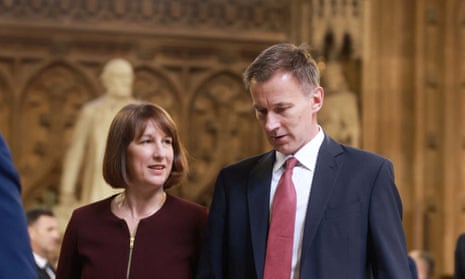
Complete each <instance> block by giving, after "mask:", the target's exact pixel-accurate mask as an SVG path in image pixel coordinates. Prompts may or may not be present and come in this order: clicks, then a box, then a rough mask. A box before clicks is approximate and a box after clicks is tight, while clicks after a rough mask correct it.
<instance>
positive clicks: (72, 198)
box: [55, 58, 137, 224]
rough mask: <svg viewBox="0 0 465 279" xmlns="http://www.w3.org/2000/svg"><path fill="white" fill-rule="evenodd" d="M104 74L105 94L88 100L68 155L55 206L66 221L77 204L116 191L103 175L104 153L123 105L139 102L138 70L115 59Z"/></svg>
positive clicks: (102, 76)
mask: <svg viewBox="0 0 465 279" xmlns="http://www.w3.org/2000/svg"><path fill="white" fill-rule="evenodd" d="M100 78H101V81H102V84H103V86H104V88H105V90H106V91H105V94H104V95H102V96H100V97H99V98H97V99H94V100H92V101H90V102H88V103H86V104H84V106H83V108H82V110H81V111H80V114H79V116H78V119H77V121H76V125H75V127H74V132H73V137H72V139H71V143H70V146H69V149H68V150H67V153H66V155H65V159H64V164H63V172H62V176H61V185H60V187H61V188H60V195H59V197H60V199H59V204H58V206H57V208H56V209H55V211H56V213H57V215H58V217H61V218H60V219H62V222H61V223H62V224H66V223H67V220H68V218H69V215H70V214H71V212H72V210H73V209H74V208H76V207H77V206H80V205H84V204H87V203H90V202H93V201H96V200H99V199H102V198H104V197H107V196H109V195H111V194H113V193H116V190H115V189H113V188H111V187H110V186H109V185H108V184H106V183H105V181H104V179H103V175H102V161H103V154H104V151H105V144H106V139H107V133H108V129H109V127H110V124H111V121H112V120H113V117H114V116H115V114H116V113H117V112H118V111H119V110H120V109H121V108H122V107H123V106H125V105H127V104H129V103H134V102H137V100H136V99H134V98H133V97H132V86H133V81H134V71H133V68H132V65H131V64H130V63H129V62H128V61H126V60H123V59H119V58H118V59H113V60H110V61H109V62H108V63H107V64H106V65H105V66H104V68H103V71H102V74H101V76H100ZM60 215H61V216H60ZM63 221H64V222H63Z"/></svg>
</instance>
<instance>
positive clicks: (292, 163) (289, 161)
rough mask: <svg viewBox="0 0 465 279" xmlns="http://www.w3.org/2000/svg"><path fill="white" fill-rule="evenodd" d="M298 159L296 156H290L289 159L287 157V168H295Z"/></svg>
mask: <svg viewBox="0 0 465 279" xmlns="http://www.w3.org/2000/svg"><path fill="white" fill-rule="evenodd" d="M297 162H298V161H297V159H296V158H295V157H290V158H289V159H287V161H286V170H290V169H293V168H294V167H295V165H297Z"/></svg>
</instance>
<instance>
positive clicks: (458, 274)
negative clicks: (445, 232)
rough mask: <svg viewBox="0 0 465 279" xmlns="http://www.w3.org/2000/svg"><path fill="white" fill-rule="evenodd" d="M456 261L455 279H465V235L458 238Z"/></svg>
mask: <svg viewBox="0 0 465 279" xmlns="http://www.w3.org/2000/svg"><path fill="white" fill-rule="evenodd" d="M454 261H455V263H454V279H465V233H463V234H460V235H459V237H458V238H457V244H456V246H455V259H454Z"/></svg>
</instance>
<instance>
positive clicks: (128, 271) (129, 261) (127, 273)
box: [126, 236, 136, 279]
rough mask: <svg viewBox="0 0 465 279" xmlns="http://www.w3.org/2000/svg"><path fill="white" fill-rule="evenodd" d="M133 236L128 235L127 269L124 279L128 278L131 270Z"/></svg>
mask: <svg viewBox="0 0 465 279" xmlns="http://www.w3.org/2000/svg"><path fill="white" fill-rule="evenodd" d="M135 239H136V237H135V236H130V237H129V259H128V269H127V270H126V279H129V273H130V271H131V262H132V251H133V249H134V240H135Z"/></svg>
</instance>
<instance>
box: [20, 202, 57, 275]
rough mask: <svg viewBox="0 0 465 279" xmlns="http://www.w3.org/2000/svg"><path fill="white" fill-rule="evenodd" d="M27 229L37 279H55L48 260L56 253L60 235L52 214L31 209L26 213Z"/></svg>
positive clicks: (53, 269) (39, 209)
mask: <svg viewBox="0 0 465 279" xmlns="http://www.w3.org/2000/svg"><path fill="white" fill-rule="evenodd" d="M26 217H27V227H28V231H29V237H30V239H31V246H32V252H33V254H34V260H35V263H36V267H37V273H38V275H39V279H55V267H54V264H52V263H50V260H51V259H53V258H55V257H56V255H57V253H58V244H59V240H60V233H59V232H58V221H57V218H56V217H55V215H54V214H53V212H52V211H51V210H49V209H44V208H33V209H30V210H28V211H27V212H26Z"/></svg>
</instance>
